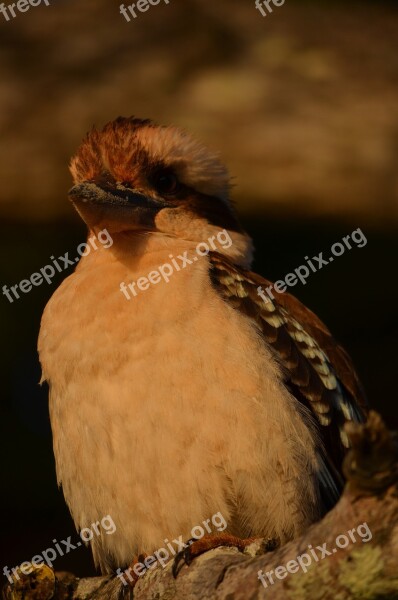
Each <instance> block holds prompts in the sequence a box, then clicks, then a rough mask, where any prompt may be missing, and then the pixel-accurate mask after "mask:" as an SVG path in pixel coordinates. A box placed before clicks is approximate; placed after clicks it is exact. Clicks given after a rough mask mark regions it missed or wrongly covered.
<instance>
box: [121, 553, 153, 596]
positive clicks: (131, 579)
mask: <svg viewBox="0 0 398 600" xmlns="http://www.w3.org/2000/svg"><path fill="white" fill-rule="evenodd" d="M146 557H147V554H137V556H134V558H133V561H132V563H131V565H130V566H129V568H128V569H127V570H126V571H125V572H124V574H123V579H124V581H127V583H128V585H129V586H130V588H132V589H134V587H135V585H136V583H137V581H138V580H139V578H140V577H141V576H142V575H144V573H145V572H146V570H147V569H146V567H145V569H143V568H142V567H143V566H144V561H145V559H146Z"/></svg>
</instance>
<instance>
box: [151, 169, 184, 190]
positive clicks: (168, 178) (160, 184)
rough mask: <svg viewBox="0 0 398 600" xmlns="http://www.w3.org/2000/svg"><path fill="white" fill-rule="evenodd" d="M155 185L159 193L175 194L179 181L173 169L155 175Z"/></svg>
mask: <svg viewBox="0 0 398 600" xmlns="http://www.w3.org/2000/svg"><path fill="white" fill-rule="evenodd" d="M154 187H155V189H156V191H157V192H159V194H175V193H176V192H178V189H179V181H178V179H177V176H176V175H175V174H174V173H173V171H166V170H164V171H159V172H158V173H156V175H155V177H154Z"/></svg>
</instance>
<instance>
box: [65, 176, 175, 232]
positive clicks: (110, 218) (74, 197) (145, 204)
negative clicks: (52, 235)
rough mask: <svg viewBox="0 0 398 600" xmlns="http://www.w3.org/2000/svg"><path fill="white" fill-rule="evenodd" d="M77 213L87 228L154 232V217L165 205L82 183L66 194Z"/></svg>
mask: <svg viewBox="0 0 398 600" xmlns="http://www.w3.org/2000/svg"><path fill="white" fill-rule="evenodd" d="M68 195H69V198H70V200H71V201H72V202H73V204H74V206H75V208H76V210H77V212H78V213H79V214H80V216H81V217H82V219H83V220H84V221H85V222H86V223H87V225H88V226H89V227H92V226H94V225H95V226H97V227H98V226H100V224H101V225H102V226H104V227H108V229H112V228H115V227H116V229H117V230H120V231H123V230H130V229H150V230H151V229H155V217H156V214H157V213H158V212H159V211H160V210H161V209H162V208H166V207H167V204H166V203H164V202H161V201H159V200H156V199H154V198H151V197H149V196H146V195H145V194H142V193H140V192H136V191H134V190H131V189H129V188H126V187H124V186H122V185H120V184H115V186H108V185H98V184H96V183H92V182H83V183H79V184H77V185H74V186H73V187H72V188H71V189H70V190H69V192H68Z"/></svg>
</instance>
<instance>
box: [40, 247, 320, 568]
mask: <svg viewBox="0 0 398 600" xmlns="http://www.w3.org/2000/svg"><path fill="white" fill-rule="evenodd" d="M166 256H167V255H166ZM158 260H159V257H158V256H154V257H153V258H152V259H151V260H149V261H148V260H147V262H145V261H144V262H142V261H141V262H140V261H138V262H137V261H135V263H134V264H135V265H136V266H131V265H129V264H128V262H126V261H125V260H120V257H119V258H117V257H114V256H112V257H111V255H110V253H109V254H108V255H105V254H103V255H102V256H98V257H94V259H93V260H92V261H91V262H90V261H88V260H87V261H85V263H83V264H82V265H81V267H80V268H79V270H78V272H77V273H75V274H74V275H72V276H71V277H69V278H68V279H67V280H66V281H65V282H64V283H63V284H62V286H61V287H60V288H59V289H58V290H57V292H56V293H55V294H54V296H53V298H52V299H51V300H50V302H49V304H48V306H47V308H46V311H45V314H44V316H43V322H42V329H41V334H40V340H39V350H40V358H41V362H42V365H43V377H44V378H45V379H47V380H48V381H49V384H50V389H51V394H50V414H51V423H52V429H53V436H54V451H55V457H56V466H57V475H58V479H59V481H60V483H61V484H62V486H63V489H64V494H65V497H66V500H67V502H68V505H69V507H70V509H71V512H72V515H73V518H74V520H75V523H76V525H77V527H85V526H88V525H90V523H92V522H93V520H96V519H101V518H102V517H103V516H104V515H107V514H110V515H111V516H112V518H113V520H114V522H115V523H116V526H117V531H116V533H115V534H113V535H112V536H103V537H102V538H94V540H93V552H94V557H95V559H96V561H97V562H98V563H99V564H100V565H101V567H102V569H103V570H105V569H107V568H110V567H111V566H116V565H117V566H123V565H126V564H128V562H129V561H130V560H131V559H132V556H133V555H134V554H135V553H137V552H148V553H150V552H152V551H153V550H155V549H156V548H158V547H160V546H161V545H162V543H163V540H164V539H165V538H166V537H168V538H169V539H171V538H173V537H175V536H179V535H183V537H184V536H185V537H189V532H190V531H191V529H192V527H194V526H195V525H197V524H198V523H200V522H201V521H202V520H203V519H206V518H209V517H210V516H211V515H213V514H214V513H216V512H218V511H220V512H221V513H222V514H223V516H224V518H225V519H226V521H227V522H228V530H229V531H231V532H232V533H235V534H238V535H242V536H245V535H250V534H252V533H255V534H258V535H261V534H262V535H275V536H277V537H280V538H281V539H284V538H286V537H291V536H292V535H294V534H295V533H297V531H298V530H300V529H301V528H302V527H303V526H305V525H306V524H307V523H308V522H309V521H311V520H312V519H313V517H314V514H315V512H316V509H315V504H316V494H317V484H316V477H315V471H316V469H317V464H316V457H315V450H314V446H315V440H314V435H313V433H312V431H311V428H310V427H309V426H308V424H307V421H306V416H305V415H304V413H303V412H302V411H301V412H300V411H299V409H298V407H297V404H296V402H295V401H294V400H293V399H292V398H291V396H290V395H289V394H288V393H287V391H286V390H285V388H284V386H283V383H282V381H281V376H280V372H279V369H278V367H277V365H276V363H275V362H274V360H273V358H272V356H271V354H270V352H269V350H268V349H267V348H266V347H265V345H264V344H263V342H262V340H261V339H260V337H259V336H258V334H257V331H256V329H255V327H254V326H253V324H251V323H250V322H249V320H248V319H246V318H245V317H243V316H241V315H240V314H239V313H237V312H236V311H234V309H233V308H232V307H230V306H228V305H227V304H226V303H225V302H224V301H223V300H222V298H220V297H219V296H218V294H217V292H216V291H215V290H213V288H212V286H211V284H210V280H209V277H208V266H207V259H206V258H203V259H201V261H198V262H197V263H196V264H195V265H191V266H190V267H189V268H187V269H186V270H183V271H180V272H178V273H175V274H174V275H173V277H172V278H171V279H170V282H169V283H167V284H166V283H165V282H161V283H159V284H157V285H152V286H150V288H149V289H148V290H146V291H144V292H141V293H140V294H139V295H137V296H136V297H133V298H132V299H131V300H127V299H126V298H125V296H124V295H123V294H122V293H121V292H120V289H119V286H120V282H121V281H124V282H126V283H127V282H129V281H132V280H135V281H136V280H137V279H138V277H139V276H142V275H146V274H147V273H148V272H149V271H150V269H151V267H152V266H153V264H159V263H158V262H157V261H158ZM303 475H304V477H303Z"/></svg>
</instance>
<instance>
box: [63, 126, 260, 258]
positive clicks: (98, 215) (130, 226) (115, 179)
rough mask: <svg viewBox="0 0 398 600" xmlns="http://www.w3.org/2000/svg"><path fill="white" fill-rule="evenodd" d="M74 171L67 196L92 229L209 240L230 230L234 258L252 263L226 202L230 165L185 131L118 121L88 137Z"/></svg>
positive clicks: (74, 161)
mask: <svg viewBox="0 0 398 600" xmlns="http://www.w3.org/2000/svg"><path fill="white" fill-rule="evenodd" d="M70 170H71V173H72V177H73V181H74V186H73V187H72V189H71V190H70V191H69V197H70V199H71V200H72V202H73V204H74V206H75V207H76V209H77V211H78V213H79V214H80V216H81V217H82V219H83V220H84V221H85V222H86V224H87V226H88V227H89V229H90V230H92V231H94V232H95V231H98V230H100V229H104V228H106V229H107V230H108V231H109V232H110V233H111V234H114V235H115V234H116V235H117V234H119V233H123V234H124V233H129V234H131V233H132V234H133V235H134V233H142V232H146V233H148V232H159V233H163V234H165V235H168V236H171V237H179V238H183V239H186V240H190V241H193V242H204V241H206V240H207V239H208V238H209V237H210V236H211V235H212V234H214V233H217V232H219V231H221V230H223V229H226V230H227V231H228V232H229V234H230V236H231V238H232V240H233V244H232V247H231V251H230V252H229V254H230V255H231V256H232V257H233V258H234V259H235V260H236V261H237V262H240V263H241V264H245V265H248V264H249V262H250V260H251V253H252V246H251V240H250V238H249V237H248V236H247V235H246V234H245V232H244V231H243V230H242V228H241V226H240V225H239V222H238V220H237V218H236V216H235V212H234V209H233V206H232V204H231V201H230V199H229V190H230V181H229V175H228V171H227V169H226V167H225V166H224V165H223V164H222V163H221V162H220V160H219V159H218V157H217V156H216V155H215V154H213V153H211V152H210V151H209V150H208V149H207V148H206V147H205V146H203V145H202V144H200V143H198V142H197V141H195V140H194V139H192V138H191V137H190V136H189V135H188V134H187V133H185V132H183V131H181V130H180V129H177V128H175V127H164V126H159V125H156V124H154V123H153V122H152V121H150V120H141V119H135V118H133V117H131V118H122V117H119V118H118V119H116V120H115V121H112V122H110V123H108V124H106V125H105V126H104V127H103V128H102V129H101V130H97V129H93V130H92V131H91V132H90V133H88V134H87V136H86V138H85V139H84V140H83V142H82V144H81V146H80V148H79V149H78V151H77V153H76V155H75V156H74V157H73V158H72V161H71V165H70Z"/></svg>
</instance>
